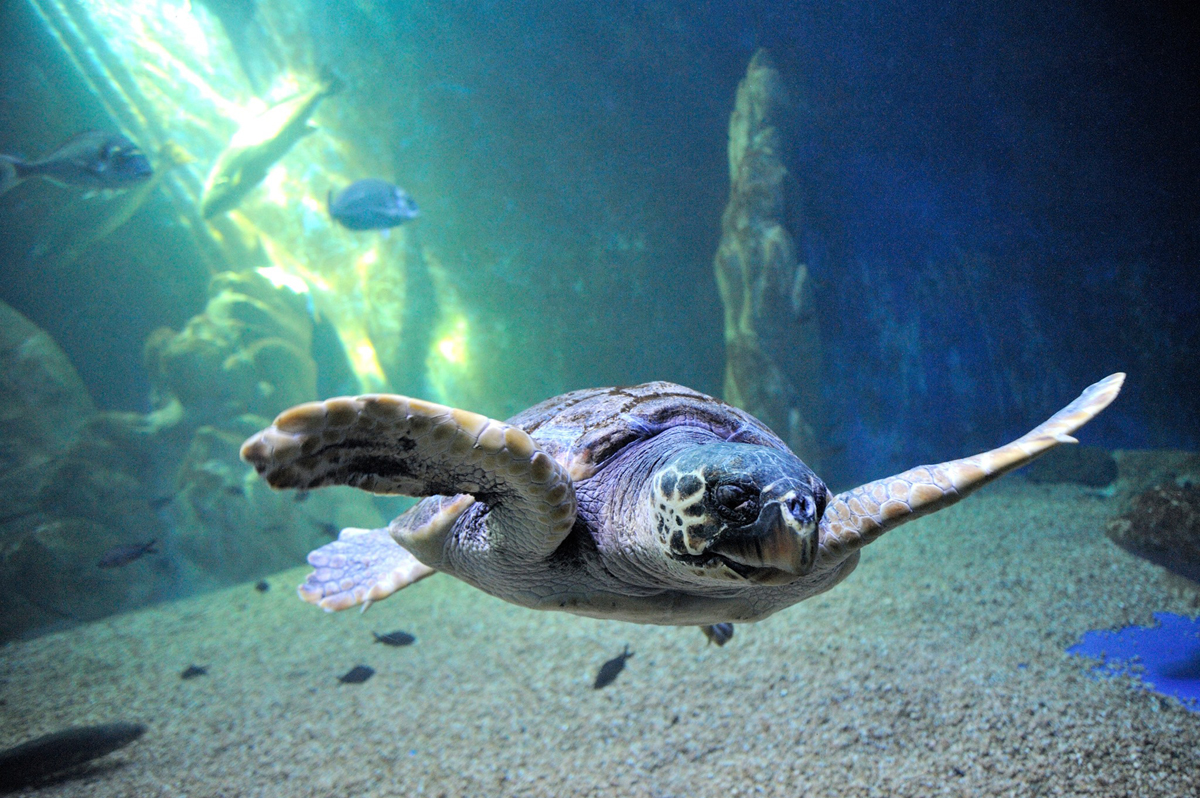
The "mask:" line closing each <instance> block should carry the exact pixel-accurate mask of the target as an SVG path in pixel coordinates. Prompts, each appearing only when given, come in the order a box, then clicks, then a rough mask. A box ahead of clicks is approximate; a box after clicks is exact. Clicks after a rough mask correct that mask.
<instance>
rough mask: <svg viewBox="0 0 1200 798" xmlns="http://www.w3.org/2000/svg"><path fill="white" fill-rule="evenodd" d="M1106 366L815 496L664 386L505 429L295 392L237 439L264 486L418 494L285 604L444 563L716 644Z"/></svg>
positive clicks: (448, 568)
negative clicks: (968, 442) (974, 432)
mask: <svg viewBox="0 0 1200 798" xmlns="http://www.w3.org/2000/svg"><path fill="white" fill-rule="evenodd" d="M1124 379H1125V375H1124V374H1114V375H1112V376H1110V377H1107V378H1105V379H1103V380H1101V381H1100V382H1097V383H1096V384H1095V385H1092V386H1091V387H1089V388H1088V389H1087V390H1085V391H1084V392H1083V394H1082V395H1080V396H1079V398H1077V399H1076V400H1075V401H1073V402H1071V403H1070V404H1069V405H1067V406H1066V407H1065V408H1063V409H1062V410H1060V411H1059V412H1058V413H1056V414H1055V415H1054V416H1052V417H1051V418H1050V419H1049V420H1048V421H1046V422H1045V423H1043V424H1042V425H1041V426H1039V427H1037V428H1036V429H1034V430H1033V431H1032V432H1029V433H1028V434H1026V435H1025V436H1024V437H1022V438H1019V439H1018V440H1016V441H1013V442H1012V443H1010V444H1008V445H1007V446H1002V447H1000V448H998V449H993V450H992V451H990V452H984V453H982V454H978V455H975V456H974V457H967V458H964V459H962V460H952V461H950V462H946V463H941V464H938V465H928V466H920V467H917V468H914V469H911V470H909V471H905V472H904V473H902V474H897V475H896V476H892V477H887V478H886V479H879V480H876V481H874V482H868V483H867V484H865V485H862V486H860V487H858V488H855V489H854V490H851V491H848V492H846V493H840V494H838V495H836V496H833V497H830V496H829V492H828V490H827V489H826V487H825V484H824V483H823V482H822V481H821V480H820V479H819V478H818V477H817V475H816V474H814V473H813V472H812V470H810V469H809V468H808V466H806V465H805V464H804V463H803V462H801V461H800V459H799V458H797V457H796V456H795V455H794V454H792V452H791V451H789V450H788V448H787V446H786V445H784V443H783V441H782V440H780V439H779V437H778V436H776V435H775V434H774V433H773V432H771V430H770V429H768V428H767V427H766V425H764V424H763V423H762V422H760V421H758V420H757V419H756V418H754V417H753V416H751V415H750V414H748V413H745V412H743V411H742V410H739V409H737V408H735V407H732V406H730V405H727V404H725V403H724V402H721V401H719V400H717V399H714V398H712V397H710V396H705V395H704V394H702V393H698V392H696V391H693V390H690V389H688V388H684V387H682V386H679V385H674V384H671V383H668V382H651V383H646V384H644V385H638V386H635V387H632V388H593V389H588V390H581V391H574V392H572V393H567V394H563V395H562V396H557V397H555V398H553V399H549V400H547V401H545V402H542V403H541V404H539V405H535V406H534V407H531V408H529V409H528V410H526V411H524V412H522V413H519V414H518V415H516V416H514V417H513V418H511V419H509V420H508V421H507V422H500V421H495V420H493V419H490V418H486V417H484V416H481V415H477V414H475V413H471V412H467V411H465V410H457V409H454V408H450V407H444V406H442V405H437V404H432V403H430V402H425V401H422V400H420V399H408V398H405V397H402V396H393V395H386V394H384V395H381V394H373V395H367V396H359V397H352V398H350V397H342V398H337V399H329V400H326V401H324V402H310V403H307V404H303V405H299V406H297V407H293V408H292V409H290V410H287V411H285V412H284V413H282V414H280V415H279V417H278V418H276V419H275V423H274V424H273V425H272V426H271V427H269V428H267V429H265V430H262V431H261V432H259V433H257V434H256V435H254V436H253V437H251V438H250V439H249V440H247V441H246V443H245V444H244V445H243V446H242V458H243V459H245V460H246V461H247V462H249V463H252V464H253V465H254V467H255V468H256V469H257V470H258V472H259V474H261V475H262V476H263V477H265V478H266V480H267V482H268V483H270V485H271V486H272V487H274V488H300V489H310V488H316V487H320V486H322V485H352V486H354V487H358V488H362V489H364V490H368V491H371V492H373V493H380V494H403V495H407V496H424V497H427V498H425V499H424V500H423V501H421V502H419V503H418V504H417V505H415V506H414V507H412V508H411V509H410V510H408V511H407V512H405V513H403V514H402V515H400V516H399V517H398V518H396V519H395V520H394V521H392V523H391V524H390V525H389V526H388V527H386V528H383V529H354V528H350V529H345V530H343V531H342V533H341V535H340V537H339V538H338V540H336V541H334V542H332V543H329V544H326V545H324V546H322V547H321V548H319V549H317V550H316V551H314V552H312V553H311V554H309V556H308V561H309V563H310V564H311V565H313V566H314V567H315V568H316V571H315V572H314V573H312V574H311V575H309V577H308V579H307V581H306V582H305V583H304V584H303V585H301V586H300V588H299V591H300V595H301V597H303V598H304V599H305V600H306V601H308V602H310V603H313V604H317V605H319V606H321V607H323V608H325V609H326V610H340V609H346V608H348V607H352V606H354V605H356V604H365V605H369V604H370V603H371V602H373V601H376V600H378V599H382V598H385V597H387V596H389V595H391V594H392V593H394V592H396V591H397V590H400V589H401V588H403V587H406V586H408V585H411V584H412V583H414V582H416V581H417V580H419V579H423V578H424V577H426V576H429V575H430V574H432V573H434V572H435V571H445V572H446V573H449V574H453V575H454V576H456V577H458V578H459V579H462V580H463V581H465V582H467V583H468V584H471V585H474V586H475V587H477V588H479V589H480V590H483V591H485V592H487V593H490V594H492V595H494V596H498V597H499V598H502V599H505V600H507V601H511V602H513V603H514V604H519V605H521V606H523V607H530V608H533V609H548V610H563V611H566V612H572V613H576V614H579V615H588V616H591V617H595V618H615V619H620V620H625V621H634V622H638V623H653V624H668V625H690V624H696V625H699V626H701V627H702V628H703V629H704V631H705V634H707V635H708V636H709V638H710V640H714V641H716V642H718V643H724V642H725V641H726V640H727V639H728V638H729V636H730V635H732V633H733V627H732V623H733V622H736V621H756V620H759V619H762V618H765V617H767V616H768V615H771V614H772V613H774V612H776V611H778V610H781V609H783V608H784V607H788V606H791V605H792V604H795V603H796V602H798V601H801V600H803V599H806V598H809V597H810V596H814V595H816V594H818V593H821V592H823V591H825V590H828V589H829V588H831V587H833V586H834V585H836V584H837V583H838V582H840V581H841V580H842V579H844V578H845V577H846V576H847V575H848V574H849V573H850V572H851V571H853V570H854V566H855V565H856V564H857V563H858V557H859V549H861V548H862V547H863V546H865V545H867V544H868V543H870V542H871V541H873V540H875V539H876V538H878V537H879V536H880V535H882V534H883V533H884V532H887V531H888V530H889V529H892V528H894V527H897V526H899V525H900V524H902V523H904V522H906V521H910V520H912V519H914V518H918V517H920V516H922V515H926V514H928V513H931V512H933V511H935V510H939V509H941V508H943V507H947V506H949V505H951V504H953V503H955V502H957V501H958V500H959V499H961V498H963V497H964V496H966V495H967V494H968V493H970V492H972V491H974V490H976V489H977V488H979V487H981V486H982V485H984V484H986V483H988V482H990V481H991V480H993V479H996V478H997V477H999V476H1000V475H1002V474H1004V473H1006V472H1008V471H1011V470H1012V469H1014V468H1018V467H1020V466H1022V465H1024V464H1026V463H1028V462H1029V461H1031V460H1032V459H1034V458H1035V457H1037V456H1038V455H1040V454H1042V453H1044V452H1046V451H1047V450H1048V449H1050V448H1051V447H1053V446H1055V445H1057V444H1059V443H1074V442H1075V439H1074V438H1072V437H1071V435H1070V433H1072V432H1074V431H1075V430H1076V429H1078V428H1079V427H1081V426H1082V425H1083V424H1085V423H1087V422H1088V421H1089V420H1090V419H1091V418H1092V417H1093V416H1095V415H1096V414H1097V413H1099V412H1100V411H1101V410H1103V409H1104V408H1105V407H1106V406H1108V404H1109V403H1110V402H1111V401H1112V400H1113V399H1114V398H1115V397H1116V395H1117V393H1118V391H1119V390H1120V388H1121V383H1122V382H1123V381H1124Z"/></svg>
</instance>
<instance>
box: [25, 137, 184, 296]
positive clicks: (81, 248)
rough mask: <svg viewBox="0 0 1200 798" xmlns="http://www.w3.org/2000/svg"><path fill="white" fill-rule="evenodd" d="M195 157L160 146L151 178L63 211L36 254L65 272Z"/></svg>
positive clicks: (171, 145) (169, 144)
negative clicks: (98, 200)
mask: <svg viewBox="0 0 1200 798" xmlns="http://www.w3.org/2000/svg"><path fill="white" fill-rule="evenodd" d="M193 160H195V159H194V158H192V157H191V156H190V155H189V154H188V153H187V152H186V151H185V150H184V149H183V148H182V147H180V146H179V145H178V144H175V143H174V142H167V143H166V144H164V145H163V147H162V149H160V150H159V153H158V157H157V158H156V159H155V161H154V163H155V166H156V167H157V168H155V170H154V175H153V176H152V177H151V178H150V179H149V180H144V181H142V182H141V183H139V184H138V185H137V186H135V187H133V188H131V189H130V190H128V191H123V192H121V193H120V194H118V195H116V196H114V197H112V198H110V199H109V200H107V201H106V202H104V203H102V204H99V205H97V206H96V207H94V208H93V207H91V206H89V207H88V208H86V209H84V211H83V212H80V213H77V214H68V215H64V217H63V219H62V220H61V222H60V223H59V224H58V225H57V226H56V227H55V228H54V230H53V231H52V232H51V233H50V234H48V235H47V236H46V238H45V239H43V241H42V242H41V243H39V244H37V245H35V247H34V253H35V255H34V257H36V258H37V260H39V261H41V262H42V263H43V264H44V266H45V268H47V269H50V270H51V271H50V273H51V274H62V273H63V270H64V269H66V268H67V267H68V266H70V265H71V264H72V263H74V262H75V261H76V260H78V259H79V256H80V255H82V254H83V253H84V252H86V251H88V250H89V249H90V248H91V247H92V246H93V245H95V244H96V243H98V242H99V241H102V240H104V239H105V238H107V237H108V236H109V235H111V234H112V233H113V232H115V231H116V230H118V229H120V228H121V227H122V226H123V225H124V224H125V223H126V222H128V221H129V220H130V219H132V218H133V215H134V214H135V213H137V212H138V210H139V209H140V208H141V207H142V205H143V204H145V202H146V200H148V199H149V198H150V197H152V196H153V195H154V192H155V191H156V190H157V189H158V187H159V185H160V184H161V182H162V179H163V178H164V177H165V176H166V175H168V174H170V173H171V172H172V171H173V170H174V169H176V168H178V167H180V166H183V165H184V164H187V163H191V162H192V161H193Z"/></svg>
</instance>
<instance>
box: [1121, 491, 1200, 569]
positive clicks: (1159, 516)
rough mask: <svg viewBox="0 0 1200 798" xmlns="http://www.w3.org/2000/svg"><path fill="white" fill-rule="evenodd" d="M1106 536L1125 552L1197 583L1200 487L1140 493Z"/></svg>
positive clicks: (1199, 563)
mask: <svg viewBox="0 0 1200 798" xmlns="http://www.w3.org/2000/svg"><path fill="white" fill-rule="evenodd" d="M1106 534H1107V535H1108V537H1109V539H1111V540H1112V541H1113V542H1114V543H1116V544H1117V545H1118V546H1120V547H1121V548H1123V549H1125V550H1126V551H1128V552H1130V553H1132V554H1136V555H1137V556H1139V557H1143V558H1145V559H1147V560H1149V561H1150V562H1152V563H1155V564H1157V565H1160V566H1162V567H1163V568H1166V569H1167V570H1168V571H1171V572H1172V573H1175V574H1178V575H1179V576H1182V577H1184V578H1186V579H1190V580H1192V581H1193V582H1197V583H1200V487H1197V486H1195V485H1190V484H1188V485H1175V484H1172V483H1167V484H1163V485H1156V486H1155V487H1153V488H1150V489H1149V490H1147V491H1144V492H1143V493H1139V494H1138V495H1137V496H1135V497H1134V498H1133V501H1132V503H1131V507H1130V509H1129V511H1128V512H1126V513H1125V514H1123V515H1121V516H1119V517H1117V518H1114V519H1113V520H1112V521H1110V522H1109V524H1108V529H1107V530H1106Z"/></svg>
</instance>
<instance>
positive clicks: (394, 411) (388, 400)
mask: <svg viewBox="0 0 1200 798" xmlns="http://www.w3.org/2000/svg"><path fill="white" fill-rule="evenodd" d="M241 454H242V459H243V460H245V461H247V462H248V463H251V464H252V465H253V466H254V467H255V469H256V470H257V471H258V473H259V474H261V475H262V476H263V478H264V479H266V480H267V482H268V483H269V484H270V485H271V487H273V488H303V489H309V488H317V487H321V486H323V485H351V486H353V487H356V488H362V489H363V490H367V491H371V492H372V493H383V494H401V495H405V496H455V495H456V494H470V495H471V496H473V497H474V498H475V499H476V500H478V501H480V502H482V503H484V504H485V505H487V507H488V515H489V517H488V524H487V529H488V545H489V547H490V548H491V549H493V550H495V551H499V552H503V553H505V554H510V555H515V557H516V558H517V559H522V560H540V559H542V558H544V557H546V556H548V555H549V554H550V553H552V552H553V551H554V550H555V549H557V548H558V546H559V544H560V543H562V541H563V539H564V538H565V537H566V536H567V533H569V532H570V531H571V526H572V524H574V522H575V511H576V501H575V489H574V486H573V485H572V484H571V478H570V476H568V475H567V472H566V471H565V470H564V469H563V467H562V466H561V465H560V464H559V463H558V462H557V461H556V460H555V459H554V458H553V457H551V456H550V455H548V454H547V453H546V452H544V451H542V450H541V449H540V448H539V447H538V445H537V444H536V443H534V441H533V439H532V438H530V437H529V435H527V434H526V433H525V432H524V431H523V430H521V429H518V428H517V427H513V426H510V425H508V424H505V423H503V422H501V421H495V420H493V419H490V418H487V417H486V416H481V415H478V414H477V413H470V412H467V411H465V410H458V409H455V408H451V407H444V406H443V405H438V404H433V403H432V402H425V401H422V400H420V399H409V398H407V397H403V396H395V395H391V394H369V395H366V396H358V397H340V398H337V399H328V400H326V401H324V402H309V403H307V404H303V405H298V406H296V407H293V408H292V409H290V410H286V411H284V412H283V413H280V414H279V416H278V417H277V418H276V419H275V423H274V424H273V425H271V426H270V427H268V428H267V429H265V430H262V431H261V432H259V433H257V434H256V435H254V436H252V437H251V438H250V439H249V440H247V441H246V442H245V443H244V444H243V445H242V452H241ZM437 529H438V531H440V532H441V533H442V534H444V532H445V531H446V526H445V525H439V526H438V527H437ZM402 539H403V540H404V542H405V545H408V546H409V547H410V548H411V549H412V551H413V553H414V554H416V555H417V556H418V557H420V558H421V559H422V560H424V561H426V562H432V563H434V564H436V563H437V561H438V559H439V557H440V555H441V546H440V543H441V540H440V538H437V537H436V536H432V537H431V535H430V534H426V535H422V536H418V537H416V538H411V537H407V536H402ZM422 542H427V543H428V544H429V545H428V546H421V545H420V544H421V543H422ZM410 544H411V545H410Z"/></svg>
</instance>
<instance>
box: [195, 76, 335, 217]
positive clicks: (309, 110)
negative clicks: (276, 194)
mask: <svg viewBox="0 0 1200 798" xmlns="http://www.w3.org/2000/svg"><path fill="white" fill-rule="evenodd" d="M341 88H342V84H341V81H339V80H338V79H337V78H335V77H332V76H330V77H328V78H325V79H322V81H321V83H320V84H319V85H318V86H316V87H315V88H313V89H311V90H309V91H307V92H304V93H302V94H297V95H296V96H294V97H291V98H289V99H286V100H284V101H283V102H281V103H278V104H276V105H273V106H271V107H270V108H268V109H267V110H266V112H264V113H263V114H262V115H260V116H258V117H257V118H255V119H254V120H253V121H252V122H250V123H249V124H247V125H244V126H243V127H242V128H241V129H240V130H239V131H238V132H237V133H235V134H234V135H233V138H232V139H231V140H230V142H229V146H228V147H226V148H225V151H224V152H222V153H221V154H220V156H218V158H217V162H216V163H215V164H213V168H212V171H211V172H209V173H208V180H207V181H205V184H204V196H203V197H202V198H201V200H200V215H201V216H203V217H204V218H205V219H211V218H212V217H214V216H216V215H217V214H220V213H225V212H226V211H229V210H232V209H234V208H236V207H237V206H238V203H240V202H241V201H242V199H244V198H245V196H246V195H247V194H249V193H250V191H251V190H253V189H254V187H255V186H257V185H258V184H259V183H261V182H262V181H263V178H265V177H266V176H267V171H268V170H269V169H270V168H271V166H272V165H273V164H274V163H275V162H276V161H278V160H279V159H280V158H282V157H283V156H284V155H286V154H287V152H288V150H290V149H291V148H292V146H293V145H294V144H295V143H296V142H297V141H299V140H300V139H302V138H304V137H305V136H307V135H309V134H310V133H312V132H314V131H315V130H316V127H315V126H314V125H313V124H312V123H311V122H310V121H309V117H310V116H312V115H313V112H314V111H316V110H317V105H318V104H319V103H320V102H321V100H323V99H325V98H326V97H329V96H331V95H333V94H337V93H338V92H339V91H341Z"/></svg>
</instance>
